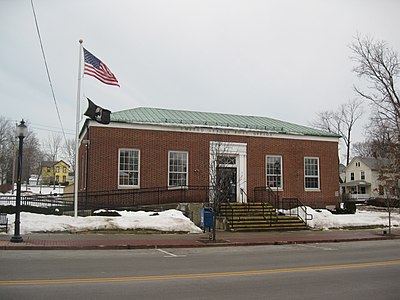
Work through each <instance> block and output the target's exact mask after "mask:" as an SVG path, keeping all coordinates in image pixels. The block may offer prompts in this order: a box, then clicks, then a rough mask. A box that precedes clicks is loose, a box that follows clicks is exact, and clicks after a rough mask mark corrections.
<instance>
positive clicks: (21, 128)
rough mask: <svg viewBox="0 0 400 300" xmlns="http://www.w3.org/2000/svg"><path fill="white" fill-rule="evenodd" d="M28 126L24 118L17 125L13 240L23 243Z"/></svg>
mask: <svg viewBox="0 0 400 300" xmlns="http://www.w3.org/2000/svg"><path fill="white" fill-rule="evenodd" d="M26 131H27V127H26V125H25V121H24V120H22V121H21V123H20V124H19V125H18V126H17V137H18V139H19V147H18V165H17V195H16V200H15V226H14V235H13V236H12V237H11V240H10V241H11V242H13V243H21V242H22V241H23V239H22V237H21V236H20V233H19V229H20V227H19V225H20V223H21V222H20V209H21V208H20V206H21V177H22V176H21V175H22V148H23V144H24V137H25V136H26Z"/></svg>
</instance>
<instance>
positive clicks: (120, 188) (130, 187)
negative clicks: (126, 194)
mask: <svg viewBox="0 0 400 300" xmlns="http://www.w3.org/2000/svg"><path fill="white" fill-rule="evenodd" d="M118 189H119V190H138V189H140V186H138V185H119V186H118Z"/></svg>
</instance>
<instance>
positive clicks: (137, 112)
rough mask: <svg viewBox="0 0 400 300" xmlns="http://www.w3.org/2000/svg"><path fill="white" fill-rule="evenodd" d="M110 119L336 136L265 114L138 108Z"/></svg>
mask: <svg viewBox="0 0 400 300" xmlns="http://www.w3.org/2000/svg"><path fill="white" fill-rule="evenodd" d="M111 121H112V122H120V123H131V124H138V123H139V124H157V125H186V126H195V127H213V128H216V127H217V128H232V129H241V130H260V131H268V132H278V133H283V134H297V135H311V136H323V137H339V136H338V135H337V134H334V133H330V132H326V131H322V130H319V129H314V128H310V127H306V126H302V125H296V124H292V123H288V122H284V121H280V120H275V119H271V118H267V117H256V116H242V115H231V114H221V113H209V112H197V111H185V110H172V109H161V108H150V107H138V108H133V109H128V110H123V111H119V112H113V113H112V114H111Z"/></svg>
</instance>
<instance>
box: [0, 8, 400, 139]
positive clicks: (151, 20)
mask: <svg viewBox="0 0 400 300" xmlns="http://www.w3.org/2000/svg"><path fill="white" fill-rule="evenodd" d="M34 4H35V9H36V14H37V18H38V22H39V27H40V31H41V36H42V40H43V45H44V50H45V53H46V56H47V62H48V66H49V69H50V74H51V77H52V81H53V86H54V90H55V94H56V98H57V101H58V105H59V109H60V111H61V114H62V121H63V125H64V128H65V129H66V131H67V133H72V135H68V137H71V138H72V137H73V136H74V135H73V132H74V128H75V111H76V101H77V100H76V98H77V96H76V95H77V82H78V61H79V43H78V41H79V39H81V38H82V39H83V40H84V46H85V47H86V48H87V49H88V50H89V51H91V52H92V53H93V54H94V55H96V56H97V57H98V58H100V59H101V60H102V61H103V62H104V63H106V64H107V66H108V67H109V68H110V69H111V70H112V71H113V73H114V74H115V75H116V77H117V78H118V80H119V82H120V84H121V87H120V88H118V87H113V86H107V85H104V84H102V83H101V82H99V81H97V80H96V79H94V78H92V77H88V76H85V78H84V80H83V86H82V90H83V93H84V95H86V96H88V97H89V98H91V99H92V100H93V101H94V102H95V103H96V104H98V105H100V106H102V107H104V108H108V109H110V110H111V111H118V110H124V109H129V108H134V107H139V106H148V107H160V108H171V109H184V110H196V111H207V112H220V113H233V114H246V115H259V116H267V117H271V118H276V119H281V120H284V121H288V122H292V123H297V124H302V125H309V122H310V121H312V120H313V119H315V117H316V113H317V112H319V111H322V110H328V109H336V108H337V106H338V105H339V104H341V103H345V102H347V101H348V100H350V99H353V98H355V97H356V95H355V93H354V91H353V85H354V84H363V83H362V82H360V81H359V79H358V78H357V77H356V75H355V74H354V73H352V71H351V70H352V67H353V62H352V61H351V60H350V56H351V51H350V50H349V48H348V45H349V44H350V43H351V42H352V41H353V38H354V36H355V35H356V34H357V33H360V34H363V35H366V34H368V35H371V36H373V37H375V38H376V39H380V40H385V41H387V42H388V43H389V45H390V46H391V47H392V48H394V49H396V50H397V51H400V34H399V25H400V21H399V18H398V13H399V12H400V1H397V0H337V1H328V0H276V1H268V0H263V1H261V0H260V1H256V0H241V1H239V0H226V1H218V0H210V1H208V0H201V1H200V0H198V1H191V0H180V1H175V0H169V1H166V0H165V1H163V0H159V1H154V0H143V1H135V0H126V1H122V0H115V1H105V0H104V1H103V0H81V1H70V0H68V1H67V0H34ZM0 41H1V47H0V101H1V111H0V115H2V116H5V117H7V118H9V119H11V120H20V119H21V118H24V119H26V120H28V121H29V122H30V123H31V126H32V127H33V128H34V130H35V131H36V132H37V133H38V135H39V137H47V136H48V135H49V131H45V130H39V128H42V129H47V130H59V129H57V128H60V125H59V121H58V118H57V114H56V109H55V105H54V102H53V99H52V95H51V91H50V88H49V83H48V80H47V75H46V71H45V67H44V62H43V58H42V54H41V50H40V44H39V40H38V36H37V33H36V28H35V22H34V18H33V13H32V8H31V3H30V0H0ZM85 109H86V101H85V100H82V110H85ZM367 115H368V107H367V106H366V114H365V118H364V120H366V118H367ZM358 125H359V127H361V125H362V123H359V124H358ZM362 131H363V130H362V128H358V129H357V134H356V140H357V141H361V140H362Z"/></svg>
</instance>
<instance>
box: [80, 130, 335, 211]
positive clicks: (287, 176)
mask: <svg viewBox="0 0 400 300" xmlns="http://www.w3.org/2000/svg"><path fill="white" fill-rule="evenodd" d="M86 138H87V139H89V140H90V146H89V162H88V183H87V186H88V191H99V190H115V189H117V188H118V149H120V148H132V149H139V150H140V187H141V188H148V187H166V186H167V184H168V182H167V181H168V151H169V150H175V151H187V152H188V153H189V185H203V186H206V185H208V184H209V177H208V168H209V155H210V154H209V142H210V141H221V142H237V143H247V190H248V196H249V198H250V199H252V198H253V190H254V188H255V187H260V186H265V184H266V174H265V173H266V170H265V156H266V155H281V156H282V158H283V161H282V162H283V180H284V187H283V191H282V192H280V193H279V195H280V197H297V198H299V199H300V200H301V201H302V202H303V203H305V204H307V205H310V206H313V207H325V206H326V205H336V204H337V202H338V199H337V197H335V192H336V191H338V190H339V178H338V176H339V175H338V174H339V173H338V145H337V143H335V142H326V141H307V140H291V139H279V138H272V137H250V136H234V135H219V134H218V135H216V134H204V133H189V132H168V131H153V130H133V129H117V128H111V127H107V128H106V127H90V128H89V130H88V133H87V136H86ZM81 149H82V147H81ZM81 155H83V153H81ZM305 156H311V157H319V164H320V191H317V192H315V191H313V192H311V191H305V190H304V175H303V174H304V157H305ZM81 168H82V166H81ZM80 182H82V181H81V180H80Z"/></svg>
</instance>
